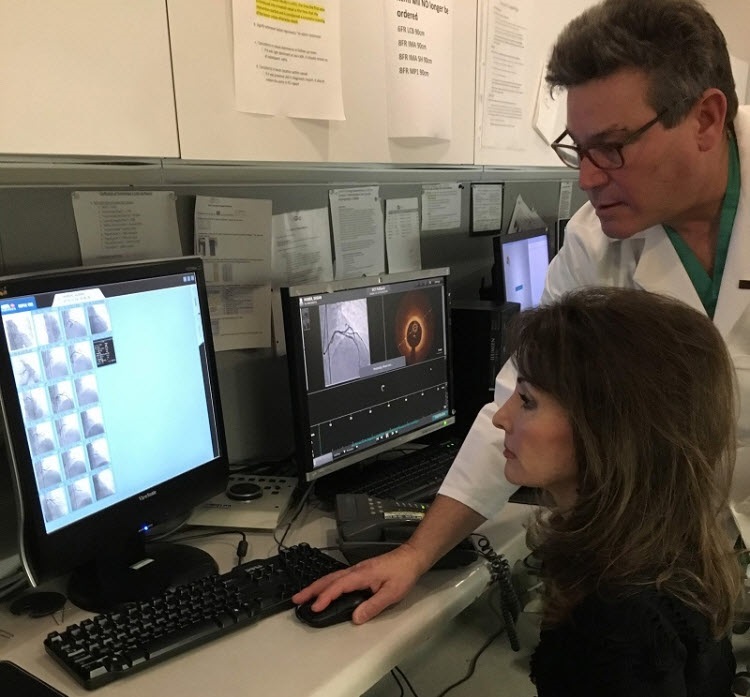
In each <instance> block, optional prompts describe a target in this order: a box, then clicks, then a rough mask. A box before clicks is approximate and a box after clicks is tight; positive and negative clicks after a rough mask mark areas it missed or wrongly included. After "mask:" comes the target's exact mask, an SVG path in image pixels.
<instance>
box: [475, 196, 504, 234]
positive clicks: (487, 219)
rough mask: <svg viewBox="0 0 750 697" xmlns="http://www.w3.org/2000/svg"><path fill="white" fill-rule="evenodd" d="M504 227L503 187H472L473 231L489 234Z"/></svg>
mask: <svg viewBox="0 0 750 697" xmlns="http://www.w3.org/2000/svg"><path fill="white" fill-rule="evenodd" d="M502 226H503V185H502V184H472V185H471V231H472V232H489V231H494V230H498V231H499V230H500V229H502Z"/></svg>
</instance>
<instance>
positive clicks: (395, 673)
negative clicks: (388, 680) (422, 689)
mask: <svg viewBox="0 0 750 697" xmlns="http://www.w3.org/2000/svg"><path fill="white" fill-rule="evenodd" d="M391 675H392V676H393V679H394V680H395V681H396V682H397V683H398V686H399V687H400V688H401V694H400V695H399V697H402V696H403V694H404V686H403V685H402V684H401V680H399V679H398V676H399V675H400V676H401V678H402V679H403V681H404V682H405V683H406V686H407V687H408V688H409V692H411V693H412V694H413V695H414V697H419V695H418V694H417V691H416V690H415V689H414V686H413V685H412V684H411V683H410V682H409V678H407V677H406V673H404V671H403V670H401V668H399V667H398V666H395V667H394V669H393V670H392V671H391Z"/></svg>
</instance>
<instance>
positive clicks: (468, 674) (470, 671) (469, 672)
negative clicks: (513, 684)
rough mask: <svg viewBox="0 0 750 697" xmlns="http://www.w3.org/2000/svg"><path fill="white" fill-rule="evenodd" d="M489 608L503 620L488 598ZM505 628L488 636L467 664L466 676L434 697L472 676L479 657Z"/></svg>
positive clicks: (442, 694) (440, 696)
mask: <svg viewBox="0 0 750 697" xmlns="http://www.w3.org/2000/svg"><path fill="white" fill-rule="evenodd" d="M489 605H490V608H491V610H492V612H494V613H495V615H497V617H498V618H499V619H503V613H501V612H500V611H499V610H498V608H496V607H495V605H494V604H493V603H492V598H491V597H490V603H489ZM505 629H506V627H504V626H503V627H500V629H498V630H497V631H496V632H495V633H494V634H492V635H490V636H489V637H488V638H487V641H485V642H484V644H482V646H481V647H480V649H479V651H477V652H476V653H475V654H474V657H473V658H472V659H471V662H470V663H469V669H468V670H467V671H466V675H464V677H463V678H461V679H460V680H456V682H454V683H453V684H452V685H448V687H446V688H445V689H444V690H443V691H442V692H441V693H440V694H438V695H436V697H445V695H447V694H448V693H449V692H450V691H451V690H453V689H454V688H456V687H458V686H459V685H463V683H465V682H466V681H467V680H468V679H469V678H470V677H471V676H472V675H474V672H475V671H476V669H477V663H478V662H479V658H480V657H481V655H482V654H483V653H484V652H485V651H486V650H487V649H488V648H489V647H490V646H491V645H492V643H493V642H494V641H495V639H497V638H498V637H499V636H502V634H503V632H504V631H505Z"/></svg>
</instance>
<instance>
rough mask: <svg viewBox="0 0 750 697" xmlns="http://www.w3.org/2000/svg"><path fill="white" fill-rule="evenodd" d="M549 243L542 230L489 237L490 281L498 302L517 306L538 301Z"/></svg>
mask: <svg viewBox="0 0 750 697" xmlns="http://www.w3.org/2000/svg"><path fill="white" fill-rule="evenodd" d="M549 247H550V244H549V234H548V233H547V231H546V230H534V231H532V232H521V233H514V234H512V235H498V236H497V237H494V238H493V240H492V248H493V253H494V260H495V263H494V267H493V285H494V286H495V288H496V294H497V298H498V302H515V303H519V304H520V305H521V310H527V309H528V308H531V307H537V306H538V305H539V303H540V301H541V299H542V291H543V290H544V279H545V277H546V275H547V267H548V266H549V262H550V249H549Z"/></svg>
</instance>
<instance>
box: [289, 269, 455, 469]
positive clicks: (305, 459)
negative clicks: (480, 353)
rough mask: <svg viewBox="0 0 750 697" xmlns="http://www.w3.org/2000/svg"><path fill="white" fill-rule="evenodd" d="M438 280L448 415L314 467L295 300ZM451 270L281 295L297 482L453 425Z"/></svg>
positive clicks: (382, 276) (304, 286)
mask: <svg viewBox="0 0 750 697" xmlns="http://www.w3.org/2000/svg"><path fill="white" fill-rule="evenodd" d="M438 277H442V278H443V287H444V289H445V296H444V303H445V305H444V309H445V313H446V314H445V332H446V336H445V347H446V354H447V356H446V358H447V360H446V372H447V383H448V412H449V415H448V416H447V417H446V418H445V419H441V420H440V421H439V422H437V423H432V424H429V425H427V426H423V427H422V428H418V429H415V430H414V431H410V432H409V433H406V434H403V435H401V436H396V437H394V438H391V439H389V440H387V441H384V442H382V443H380V444H377V445H373V446H371V447H369V448H366V449H364V450H361V451H355V452H352V453H351V454H349V455H346V456H344V457H341V458H338V459H337V460H334V461H332V462H330V463H327V464H325V465H320V466H319V467H313V464H312V460H313V453H312V447H311V445H310V439H309V437H308V435H307V434H308V432H309V424H310V414H309V410H308V408H307V399H306V396H307V390H306V381H305V357H304V355H303V353H302V351H300V350H299V349H300V347H301V345H302V336H301V327H300V325H299V323H298V322H295V321H293V312H292V310H296V308H297V305H295V304H294V299H295V298H299V297H302V296H307V295H315V294H318V293H331V292H336V291H342V290H356V289H360V288H368V287H372V286H375V285H379V284H385V283H401V282H409V281H419V280H427V279H430V278H438ZM449 280H450V269H449V268H448V267H440V268H434V269H425V270H421V271H404V272H401V273H394V274H379V275H377V276H363V277H360V278H350V279H339V280H336V281H327V282H318V283H309V284H302V285H297V286H288V287H283V288H281V289H280V292H281V293H280V294H281V304H282V311H283V317H284V334H285V343H286V351H287V364H288V369H289V387H290V391H291V402H292V416H293V420H294V428H293V430H294V443H295V460H296V465H297V473H298V477H299V480H300V481H304V482H307V483H310V482H313V481H315V480H317V479H320V478H321V477H325V476H326V475H329V474H332V473H334V472H338V471H339V470H342V469H344V468H346V467H350V466H351V465H355V464H357V463H361V462H363V461H365V460H369V459H370V458H372V457H374V456H376V455H379V454H381V453H383V452H386V451H388V450H392V449H393V448H396V447H398V446H401V445H405V444H406V443H409V442H411V441H414V440H417V439H419V438H424V437H425V436H428V435H429V434H431V433H434V432H435V431H438V430H442V429H443V428H446V427H448V426H452V425H453V424H455V423H456V406H455V396H454V394H453V366H452V363H451V358H450V357H451V355H452V345H451V344H452V341H451V312H450V306H451V292H450V285H449Z"/></svg>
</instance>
